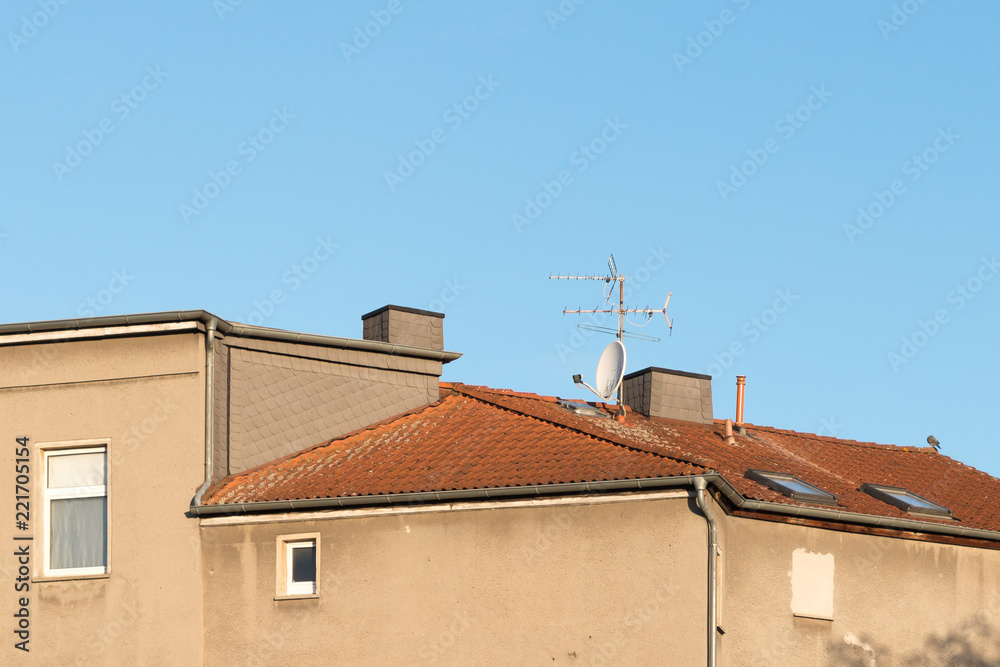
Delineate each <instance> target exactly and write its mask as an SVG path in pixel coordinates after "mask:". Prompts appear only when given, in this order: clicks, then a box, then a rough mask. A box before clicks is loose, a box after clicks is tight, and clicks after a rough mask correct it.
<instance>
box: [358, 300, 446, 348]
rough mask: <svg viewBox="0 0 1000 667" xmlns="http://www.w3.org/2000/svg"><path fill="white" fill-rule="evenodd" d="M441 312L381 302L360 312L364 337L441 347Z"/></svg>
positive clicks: (442, 344)
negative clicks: (380, 305)
mask: <svg viewBox="0 0 1000 667" xmlns="http://www.w3.org/2000/svg"><path fill="white" fill-rule="evenodd" d="M443 320H444V314H443V313H435V312H432V311H429V310H417V309H416V308H405V307H403V306H383V307H382V308H379V309H378V310H373V311H372V312H370V313H368V314H367V315H362V316H361V321H362V322H363V323H364V339H365V340H377V341H381V342H383V343H395V344H396V345H409V346H412V347H423V348H427V349H431V350H443V349H444V322H443Z"/></svg>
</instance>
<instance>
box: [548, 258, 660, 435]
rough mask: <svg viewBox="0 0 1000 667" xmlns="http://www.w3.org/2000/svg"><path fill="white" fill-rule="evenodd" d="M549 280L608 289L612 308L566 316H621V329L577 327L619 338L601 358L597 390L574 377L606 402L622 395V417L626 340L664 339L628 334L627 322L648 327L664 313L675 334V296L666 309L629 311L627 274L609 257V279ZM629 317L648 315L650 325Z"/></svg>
mask: <svg viewBox="0 0 1000 667" xmlns="http://www.w3.org/2000/svg"><path fill="white" fill-rule="evenodd" d="M549 280H601V281H603V282H604V283H605V284H606V285H607V289H606V291H605V294H604V303H605V304H606V305H607V306H608V307H607V308H591V309H582V308H578V309H576V310H569V309H564V310H563V315H570V314H573V315H587V314H590V315H595V314H607V315H611V314H616V315H618V328H617V329H612V328H611V327H602V326H597V325H594V324H587V323H583V324H578V325H577V326H578V327H580V328H581V329H586V330H588V331H596V332H598V333H609V334H615V336H616V338H617V339H618V340H617V341H612V342H611V343H610V344H609V345H608V346H607V347H606V348H605V349H604V352H603V354H601V360H600V361H599V362H598V364H597V389H594V388H593V387H591V386H590V385H588V384H587V383H586V382H584V381H583V376H582V375H579V374H577V375H574V376H573V382H574V383H575V384H579V385H583V386H584V387H586V388H587V389H589V390H590V391H592V392H594V393H595V394H597V395H598V396H599V397H601V398H603V399H604V400H605V401H607V400H609V399H610V398H611V397H612V396H614V395H615V394H616V393H617V395H618V414H619V415H624V414H625V410H624V408H622V405H623V403H624V389H623V387H622V380H623V379H624V377H625V343H624V342H623V339H624V338H635V339H637V340H646V341H650V342H653V343H658V342H660V339H659V338H657V337H655V336H647V335H646V334H641V333H636V332H634V331H626V330H625V322H628V323H629V324H631V325H632V326H634V327H644V326H646V325H647V324H649V322H650V320H651V319H652V317H653V314H654V313H663V318H664V319H665V320H666V321H667V327H668V328H669V329H670V332H671V333H673V330H674V325H673V323H672V322H671V321H670V317H668V316H667V306H668V305H669V304H670V296H671V294H673V293H672V292H667V300H666V301H664V302H663V308H649V307H646V308H626V307H625V274H622V273H618V267H617V266H615V256H614V255H608V273H607V274H606V275H603V276H600V275H582V276H553V275H550V276H549ZM614 283H618V307H617V308H615V307H614V304H613V303H612V302H611V299H612V297H613V296H614V291H615V285H614ZM629 314H634V315H645V316H646V321H645V322H643V323H641V324H639V323H637V322H633V321H632V320H630V319H629V318H628V316H629Z"/></svg>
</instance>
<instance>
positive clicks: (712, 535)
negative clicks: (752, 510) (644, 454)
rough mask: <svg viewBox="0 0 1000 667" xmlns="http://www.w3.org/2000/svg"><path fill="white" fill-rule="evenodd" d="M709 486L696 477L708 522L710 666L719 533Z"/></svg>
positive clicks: (713, 649) (710, 661)
mask: <svg viewBox="0 0 1000 667" xmlns="http://www.w3.org/2000/svg"><path fill="white" fill-rule="evenodd" d="M707 487H708V482H706V481H705V478H704V477H695V478H694V488H695V491H696V496H695V497H696V500H697V502H698V508H699V509H700V510H701V513H702V514H704V515H705V521H706V522H707V523H708V667H715V661H716V655H715V653H716V646H715V644H716V640H715V635H716V632H717V631H716V628H717V627H718V625H719V623H718V611H717V610H716V599H717V597H716V590H717V588H718V582H717V581H716V578H717V573H716V562H717V558H718V552H719V533H718V526H717V524H716V522H715V515H713V514H712V508H711V507H709V503H711V498H710V497H709V495H708V491H707V490H706V489H707Z"/></svg>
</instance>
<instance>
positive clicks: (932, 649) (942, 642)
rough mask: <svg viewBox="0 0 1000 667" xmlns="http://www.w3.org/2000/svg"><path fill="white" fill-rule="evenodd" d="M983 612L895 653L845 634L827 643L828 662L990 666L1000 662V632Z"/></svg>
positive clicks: (860, 666)
mask: <svg viewBox="0 0 1000 667" xmlns="http://www.w3.org/2000/svg"><path fill="white" fill-rule="evenodd" d="M988 621H989V619H988V618H987V617H986V616H985V615H982V614H981V615H979V616H975V617H973V618H972V619H971V620H968V621H966V622H965V623H963V624H962V625H960V626H958V627H956V628H955V629H954V630H952V631H951V632H950V633H948V634H934V635H930V636H929V637H927V639H926V640H924V643H923V646H921V647H920V648H917V649H914V650H913V651H908V652H906V653H905V654H895V653H893V651H891V650H890V649H889V648H887V647H886V646H885V645H884V644H880V643H879V642H878V641H877V640H876V639H872V638H871V637H868V636H866V635H863V636H861V637H857V636H855V635H852V634H847V635H846V636H845V637H842V638H840V639H838V640H832V641H830V643H829V644H828V645H827V649H826V653H827V656H829V664H831V665H837V666H838V667H840V666H844V667H874V666H876V665H878V666H879V667H882V666H883V665H905V666H906V667H918V666H919V667H945V666H948V667H951V666H953V665H961V666H962V667H993V666H995V665H998V664H1000V632H997V630H996V628H995V627H994V626H993V625H992V624H990V623H989V622H988Z"/></svg>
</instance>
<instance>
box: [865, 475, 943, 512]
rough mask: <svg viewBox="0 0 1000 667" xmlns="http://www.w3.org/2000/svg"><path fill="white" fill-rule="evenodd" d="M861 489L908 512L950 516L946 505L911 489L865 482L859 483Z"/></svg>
mask: <svg viewBox="0 0 1000 667" xmlns="http://www.w3.org/2000/svg"><path fill="white" fill-rule="evenodd" d="M861 490H862V491H864V492H865V493H867V494H868V495H870V496H871V497H873V498H878V499H879V500H881V501H882V502H884V503H889V504H890V505H892V506H894V507H898V508H899V509H901V510H903V511H904V512H909V513H910V514H915V515H917V516H937V517H945V518H946V519H951V518H952V516H951V510H950V509H948V508H947V507H942V506H941V505H938V504H937V503H935V502H933V501H931V500H927V499H926V498H924V497H923V496H918V495H917V494H915V493H913V492H912V491H907V490H906V489H901V488H899V487H897V486H882V485H881V484H868V483H865V484H862V485H861Z"/></svg>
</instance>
